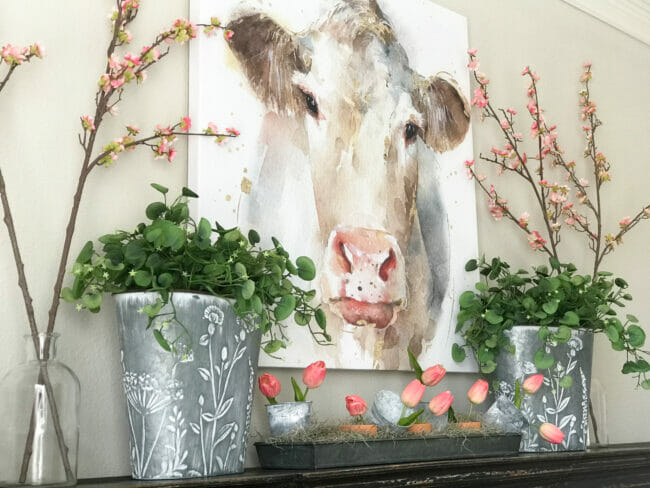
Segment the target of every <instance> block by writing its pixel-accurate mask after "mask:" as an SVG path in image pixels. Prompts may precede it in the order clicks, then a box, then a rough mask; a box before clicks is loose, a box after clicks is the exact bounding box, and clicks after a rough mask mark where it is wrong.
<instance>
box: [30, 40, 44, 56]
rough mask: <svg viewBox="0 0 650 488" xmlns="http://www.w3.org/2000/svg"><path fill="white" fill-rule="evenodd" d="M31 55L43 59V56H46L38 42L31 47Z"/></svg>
mask: <svg viewBox="0 0 650 488" xmlns="http://www.w3.org/2000/svg"><path fill="white" fill-rule="evenodd" d="M29 53H30V54H33V55H34V56H36V57H37V58H42V57H43V56H45V49H44V48H43V46H41V45H40V44H39V43H38V42H35V43H34V44H32V45H31V46H29Z"/></svg>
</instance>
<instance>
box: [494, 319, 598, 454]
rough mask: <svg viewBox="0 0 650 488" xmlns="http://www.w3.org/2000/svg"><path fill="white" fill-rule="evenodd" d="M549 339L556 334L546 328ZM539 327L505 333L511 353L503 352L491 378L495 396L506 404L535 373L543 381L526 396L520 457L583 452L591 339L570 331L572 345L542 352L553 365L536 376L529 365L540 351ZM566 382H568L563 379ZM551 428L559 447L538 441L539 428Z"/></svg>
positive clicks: (581, 332) (589, 335) (579, 331)
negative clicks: (558, 432)
mask: <svg viewBox="0 0 650 488" xmlns="http://www.w3.org/2000/svg"><path fill="white" fill-rule="evenodd" d="M549 330H550V331H551V333H555V332H557V328H554V327H549ZM538 332H539V327H538V326H532V325H520V326H515V327H513V328H512V329H511V330H509V331H506V334H507V335H508V336H509V338H510V342H511V343H512V344H513V345H514V346H515V353H514V354H510V353H509V352H508V351H502V352H501V354H499V357H498V359H497V368H496V370H495V372H494V376H495V378H496V379H497V380H498V382H499V394H503V395H505V396H506V397H507V398H508V399H510V400H511V401H512V400H513V398H514V386H515V382H516V381H517V380H518V381H519V384H521V383H523V381H524V379H526V378H527V377H528V376H530V375H532V374H536V373H542V374H543V375H544V384H543V385H542V387H541V388H540V389H539V390H538V391H537V392H536V393H535V394H533V395H525V396H524V398H523V401H522V403H521V412H522V413H523V414H524V416H525V417H526V420H527V421H528V425H527V426H525V427H524V430H523V431H522V438H521V446H520V451H521V452H542V451H583V450H585V449H586V448H587V445H588V443H589V439H588V438H589V386H590V383H591V359H592V354H593V344H594V338H593V334H592V333H591V332H589V331H587V330H585V329H574V330H573V331H572V332H571V339H569V341H567V342H566V343H558V344H556V345H551V346H550V347H547V349H546V351H547V352H548V353H549V354H551V355H552V356H553V357H554V359H555V364H554V365H553V366H552V367H551V368H550V369H545V370H542V371H538V370H537V368H536V367H535V364H534V362H533V358H534V357H535V352H537V350H539V349H540V348H541V347H542V342H541V341H540V339H539V336H538ZM565 377H570V380H566V379H564V380H563V378H565ZM546 422H548V423H551V424H554V425H556V426H557V427H559V428H560V430H562V432H564V440H563V441H562V443H561V444H551V443H549V442H547V441H546V440H544V439H542V438H541V437H540V436H539V431H538V428H539V426H540V425H541V424H544V423H546Z"/></svg>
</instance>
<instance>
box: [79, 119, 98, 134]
mask: <svg viewBox="0 0 650 488" xmlns="http://www.w3.org/2000/svg"><path fill="white" fill-rule="evenodd" d="M81 126H82V127H83V129H84V130H89V131H90V132H92V131H94V130H95V122H94V120H93V118H92V117H91V116H89V115H83V116H82V117H81Z"/></svg>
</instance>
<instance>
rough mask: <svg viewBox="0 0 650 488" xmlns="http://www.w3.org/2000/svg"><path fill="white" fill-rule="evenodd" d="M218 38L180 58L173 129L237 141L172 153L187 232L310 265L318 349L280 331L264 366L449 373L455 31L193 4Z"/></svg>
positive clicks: (462, 123) (458, 213) (458, 76)
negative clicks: (181, 178)
mask: <svg viewBox="0 0 650 488" xmlns="http://www.w3.org/2000/svg"><path fill="white" fill-rule="evenodd" d="M191 10H192V13H191V14H192V19H193V20H194V21H198V20H199V19H207V18H210V17H213V16H217V17H219V18H220V20H221V21H222V22H223V24H224V25H227V27H228V28H229V29H231V30H232V31H233V32H234V35H233V37H232V39H231V40H230V41H228V42H227V41H225V40H224V39H223V37H221V36H215V37H213V38H210V39H205V38H204V39H200V40H199V41H198V42H197V43H196V44H195V45H194V46H193V47H192V51H191V56H190V115H191V116H192V118H193V120H194V123H195V124H197V125H198V126H205V125H207V123H208V122H213V123H215V124H216V125H217V127H219V128H222V129H224V128H226V127H229V126H234V127H236V128H237V129H238V130H239V131H240V132H241V135H240V137H238V138H237V139H236V140H231V141H227V142H224V143H222V145H220V146H218V145H215V144H214V143H213V142H211V141H207V140H193V141H192V142H190V169H189V180H190V181H189V183H190V186H191V187H192V188H195V189H197V191H198V193H199V194H200V195H201V199H200V200H199V201H198V206H199V207H198V208H196V209H194V210H196V213H197V214H200V215H203V216H209V217H212V218H213V219H214V220H218V221H219V222H220V223H221V224H222V225H224V226H230V225H233V226H234V225H239V226H241V227H242V228H244V229H248V228H251V227H252V228H255V229H257V230H258V231H259V232H260V234H261V235H262V236H263V237H266V238H267V239H269V242H266V243H263V244H270V237H271V236H275V237H277V238H278V239H279V240H280V241H281V242H282V243H283V245H284V247H285V248H286V249H287V250H288V251H289V252H290V253H291V255H292V256H294V257H295V256H298V255H301V254H304V255H308V256H310V257H312V258H313V259H314V261H315V262H316V264H317V268H318V275H317V279H316V281H314V283H313V286H315V287H316V289H317V292H318V298H317V299H318V300H320V302H322V303H323V309H324V310H325V311H326V313H327V316H328V332H330V334H331V335H332V338H333V343H334V344H333V345H332V346H318V345H316V344H314V343H313V341H312V339H311V336H310V334H309V332H308V330H306V328H301V327H298V326H296V325H295V324H293V326H291V327H288V328H287V333H288V337H289V339H290V343H289V346H288V347H287V349H285V350H282V351H281V352H280V355H281V356H282V358H283V359H282V360H277V359H273V358H269V357H268V356H265V355H262V356H261V359H260V361H261V364H262V365H267V366H287V367H295V366H303V365H305V364H307V363H309V362H311V361H313V360H315V359H324V360H325V361H326V362H327V363H328V366H330V367H339V368H353V369H408V368H409V364H408V356H407V353H406V351H407V347H409V348H410V349H411V350H412V351H413V352H414V353H415V354H416V355H418V357H419V359H420V360H421V362H422V363H425V364H429V363H434V362H435V363H438V362H441V363H442V364H443V365H444V366H445V367H446V368H447V369H448V370H450V371H461V370H465V371H466V370H472V369H473V368H474V366H473V365H472V364H469V362H465V363H463V364H460V365H459V364H456V363H454V362H453V360H452V359H451V355H450V349H451V344H453V342H454V339H455V334H454V329H455V325H456V324H455V322H456V321H455V316H456V313H457V305H456V303H457V298H458V295H459V293H461V292H462V291H463V290H464V289H467V288H469V287H471V286H472V285H473V282H474V280H475V279H476V276H473V275H471V274H469V273H466V272H465V271H464V269H463V265H464V263H465V261H466V260H467V259H469V258H471V257H474V256H476V254H477V236H476V215H475V201H474V191H473V185H472V183H471V182H470V181H469V180H468V179H467V178H466V175H465V171H464V166H463V162H464V161H465V160H467V159H472V146H471V133H470V132H471V131H470V107H469V103H468V96H469V93H468V91H469V90H468V85H469V80H468V73H467V68H466V64H467V57H466V50H467V27H466V20H465V19H464V18H463V17H461V16H459V15H457V14H455V13H453V12H450V11H448V10H446V9H443V8H441V7H439V6H437V5H435V4H433V3H431V2H429V1H428V0H400V1H399V2H398V1H395V0H383V1H378V2H376V1H374V0H372V1H368V0H338V1H336V2H331V1H320V2H317V1H315V2H308V5H304V3H300V4H297V3H294V2H291V1H288V0H284V1H266V2H238V1H224V2H218V3H215V2H212V1H210V0H193V1H192V4H191Z"/></svg>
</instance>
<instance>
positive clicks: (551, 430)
mask: <svg viewBox="0 0 650 488" xmlns="http://www.w3.org/2000/svg"><path fill="white" fill-rule="evenodd" d="M539 436H540V437H541V438H542V439H544V440H546V441H548V442H550V443H551V444H561V443H562V441H563V440H564V432H562V431H561V430H560V429H558V428H557V426H555V425H553V424H550V423H548V422H546V423H543V424H542V425H541V426H540V427H539Z"/></svg>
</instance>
